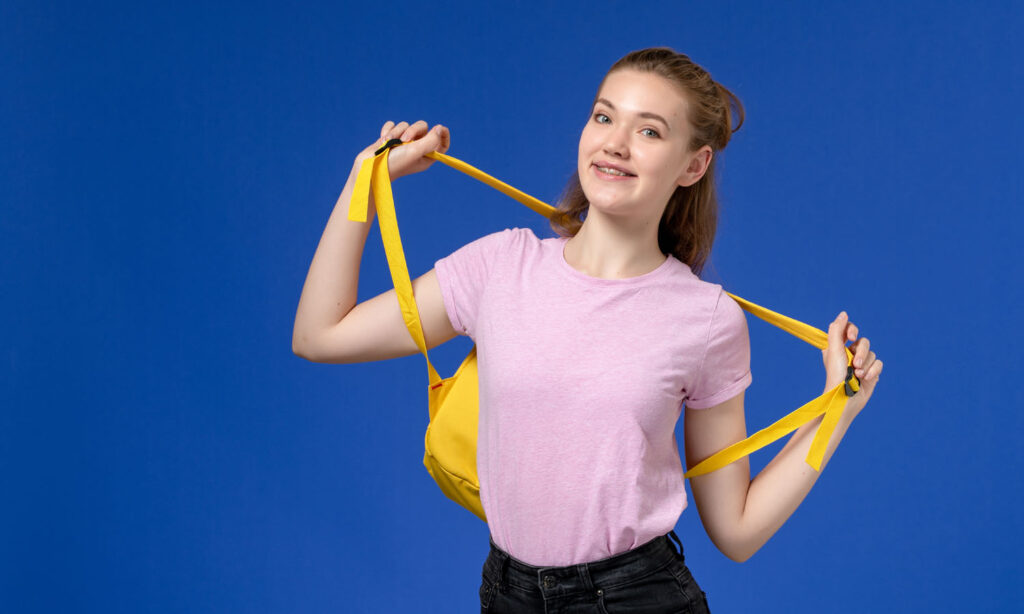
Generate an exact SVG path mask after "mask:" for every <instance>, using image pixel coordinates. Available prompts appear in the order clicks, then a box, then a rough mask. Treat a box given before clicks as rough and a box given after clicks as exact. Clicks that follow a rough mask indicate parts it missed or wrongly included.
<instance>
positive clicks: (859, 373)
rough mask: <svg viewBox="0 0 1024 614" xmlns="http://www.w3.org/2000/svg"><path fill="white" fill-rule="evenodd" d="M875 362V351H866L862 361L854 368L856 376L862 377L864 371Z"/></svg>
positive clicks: (868, 369)
mask: <svg viewBox="0 0 1024 614" xmlns="http://www.w3.org/2000/svg"><path fill="white" fill-rule="evenodd" d="M874 364H875V353H874V352H868V355H867V356H866V357H865V358H864V363H863V364H862V365H861V366H860V368H858V369H854V374H856V376H857V377H863V376H864V374H865V373H868V372H869V371H870V369H871V366H872V365H874Z"/></svg>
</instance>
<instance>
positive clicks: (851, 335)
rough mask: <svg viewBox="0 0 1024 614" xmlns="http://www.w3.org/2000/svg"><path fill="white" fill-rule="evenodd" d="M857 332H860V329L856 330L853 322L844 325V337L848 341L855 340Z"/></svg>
mask: <svg viewBox="0 0 1024 614" xmlns="http://www.w3.org/2000/svg"><path fill="white" fill-rule="evenodd" d="M859 332H860V329H858V328H857V325H856V324H854V323H853V322H850V323H849V324H847V325H846V337H847V338H848V339H849V340H850V341H853V340H855V339H856V338H857V333H859Z"/></svg>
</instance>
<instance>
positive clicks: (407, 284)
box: [348, 139, 860, 478]
mask: <svg viewBox="0 0 1024 614" xmlns="http://www.w3.org/2000/svg"><path fill="white" fill-rule="evenodd" d="M404 144H405V143H402V142H401V141H398V140H397V139H392V140H391V141H388V142H387V143H386V144H385V145H384V146H383V147H381V148H380V149H379V150H377V154H376V155H375V156H374V157H373V158H369V159H367V160H365V161H364V162H363V165H362V166H361V167H360V169H359V174H358V175H357V177H356V184H355V191H354V192H353V194H352V201H351V203H350V205H349V213H348V219H350V220H352V221H356V222H365V221H366V216H367V213H368V211H369V193H370V190H371V189H372V190H373V198H374V203H375V205H376V209H377V216H378V218H379V224H380V234H381V239H382V240H383V242H384V253H385V254H386V256H387V260H388V268H389V269H390V270H391V279H392V281H393V282H394V284H395V291H396V293H397V294H398V303H399V305H400V306H401V310H402V318H403V319H404V320H405V325H406V327H407V328H408V329H409V334H411V335H412V338H413V339H414V340H415V341H416V345H417V347H419V349H420V352H422V353H423V357H424V358H425V359H426V361H427V375H428V376H429V378H430V386H431V387H434V386H436V385H440V383H441V377H440V376H439V375H438V374H437V371H436V370H435V369H434V366H433V365H432V364H431V363H430V357H429V356H428V355H427V345H426V341H425V340H424V337H423V327H422V324H421V322H420V315H419V310H418V309H417V308H416V301H415V299H414V297H413V292H412V282H411V281H410V279H409V269H408V267H407V265H406V262H405V252H404V251H403V250H402V240H401V237H400V236H399V234H398V220H397V217H396V215H395V203H394V198H393V196H392V193H391V176H390V174H389V173H388V152H389V151H390V150H391V148H393V147H398V146H401V145H404ZM425 157H427V158H432V159H434V160H437V161H439V162H443V163H444V164H447V165H448V166H450V167H452V168H454V169H455V170H458V171H461V172H463V173H465V174H467V175H469V176H470V177H473V178H474V179H477V180H479V181H482V182H483V183H486V184H487V185H489V186H491V187H492V188H494V189H496V190H498V191H499V192H502V193H503V194H505V195H507V196H510V197H511V198H514V199H515V200H517V201H519V202H520V203H522V204H524V205H526V206H527V207H529V208H530V209H532V210H533V211H535V212H537V213H539V214H541V215H543V216H544V217H547V218H550V217H551V216H552V215H554V214H555V212H556V211H557V210H556V209H555V208H554V207H552V206H551V205H548V204H546V203H544V202H542V201H540V200H538V199H536V198H534V197H532V196H530V195H529V194H526V193H525V192H522V191H520V190H517V189H516V188H514V187H512V186H510V185H508V184H507V183H504V182H502V181H499V180H497V179H495V178H494V177H491V176H490V175H488V174H487V173H485V172H483V171H481V170H479V169H477V168H474V167H473V166H470V165H469V164H466V163H465V162H463V161H461V160H458V159H456V158H453V157H451V156H448V155H445V154H443V153H439V152H436V151H432V152H429V153H427V154H426V156H425ZM726 294H728V295H729V296H730V297H732V298H733V299H734V300H735V301H736V302H737V303H739V305H740V307H742V308H743V309H744V310H745V311H747V312H748V313H750V314H752V315H755V316H757V317H758V318H761V319H762V320H764V321H765V322H768V323H769V324H771V325H773V326H776V327H778V328H781V329H782V330H784V331H786V332H788V333H790V334H791V335H793V336H795V337H797V338H799V339H801V340H803V341H805V342H807V343H809V344H811V345H813V346H814V347H816V348H818V349H821V350H824V349H826V348H827V347H828V334H827V333H826V332H825V331H823V330H821V329H819V328H815V327H814V326H811V325H809V324H805V323H803V322H801V321H799V320H794V319H793V318H790V317H788V316H784V315H782V314H779V313H776V312H774V311H771V310H770V309H765V308H764V307H761V306H760V305H756V304H754V303H752V302H750V301H748V300H746V299H743V298H740V297H738V296H736V295H735V294H733V293H731V292H726ZM845 349H846V359H847V375H846V380H845V381H844V382H842V383H840V384H839V385H837V386H835V387H834V388H832V389H831V390H827V391H825V393H824V394H822V395H821V396H819V397H817V398H815V399H814V400H812V401H810V402H808V403H806V404H804V405H803V406H801V407H799V408H798V409H796V410H794V411H792V412H790V413H789V414H787V415H786V416H785V417H783V418H782V419H781V420H779V421H777V422H776V423H775V424H772V425H771V426H769V427H767V428H764V429H762V430H760V431H758V432H756V433H754V434H753V435H751V436H750V437H747V438H746V439H744V440H743V441H739V442H736V443H735V444H733V445H731V446H728V447H726V448H723V449H722V450H719V451H718V452H716V453H715V454H713V455H711V456H710V457H708V458H706V459H704V460H703V461H701V462H700V463H698V464H697V465H695V466H694V467H693V468H692V469H690V470H689V471H687V472H686V473H685V474H684V476H683V477H687V478H689V477H693V476H697V475H703V474H705V473H710V472H712V471H714V470H716V469H720V468H722V467H724V466H726V465H728V464H730V463H733V462H735V461H736V460H738V459H740V458H743V457H744V456H747V455H749V454H750V453H752V452H754V451H756V450H759V449H760V448H763V447H765V446H767V445H768V444H770V443H772V442H773V441H775V440H777V439H779V438H781V437H783V436H785V435H786V434H788V433H791V432H792V431H794V430H796V429H798V428H800V427H801V426H803V425H804V424H807V423H808V422H810V421H811V420H814V419H815V418H817V417H818V416H820V415H822V414H824V415H825V418H824V419H823V420H822V422H821V425H820V426H819V427H818V432H817V433H816V434H815V436H814V441H813V442H812V443H811V449H810V451H809V452H808V454H807V458H806V462H807V464H809V465H810V466H812V467H814V469H815V470H817V471H821V464H822V462H823V460H824V457H825V450H826V449H827V447H828V442H829V440H830V439H831V438H832V432H833V431H834V430H835V427H836V424H838V422H839V418H840V416H841V415H842V413H843V409H844V408H845V407H846V400H847V399H848V398H849V397H850V396H853V394H855V393H856V392H857V390H859V388H860V382H859V380H858V379H857V378H856V377H855V376H854V374H853V352H851V351H850V348H849V347H847V348H845Z"/></svg>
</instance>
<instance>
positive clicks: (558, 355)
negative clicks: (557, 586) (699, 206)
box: [434, 228, 752, 566]
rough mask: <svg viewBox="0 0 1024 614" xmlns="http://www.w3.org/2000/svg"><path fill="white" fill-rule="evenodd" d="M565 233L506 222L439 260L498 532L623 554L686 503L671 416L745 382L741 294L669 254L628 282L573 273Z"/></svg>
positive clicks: (516, 551)
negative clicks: (475, 409) (467, 354)
mask: <svg viewBox="0 0 1024 614" xmlns="http://www.w3.org/2000/svg"><path fill="white" fill-rule="evenodd" d="M567 241H568V239H567V238H566V237H557V236H556V237H551V238H544V239H540V238H538V237H537V236H536V235H535V234H534V232H533V231H532V230H531V229H529V228H506V229H504V230H501V231H498V232H494V233H491V234H488V235H485V236H483V237H481V238H479V239H477V240H475V241H473V242H471V243H468V244H466V245H464V246H463V247H461V248H459V249H458V250H456V251H454V252H453V253H451V254H450V255H448V256H446V257H444V258H441V259H440V260H437V261H436V262H435V264H434V268H435V272H436V275H437V280H438V283H439V285H440V287H441V294H442V296H443V300H444V306H445V309H446V311H447V313H448V317H449V319H450V320H451V323H452V326H453V327H454V328H455V330H456V331H458V332H459V333H460V334H464V335H467V336H468V337H469V338H471V339H472V340H473V341H474V342H475V344H476V350H477V369H478V378H479V389H480V418H479V435H478V440H477V474H478V477H479V480H480V499H481V503H482V504H483V509H484V513H485V514H486V515H487V522H488V526H489V529H490V533H491V539H493V540H494V543H495V544H496V545H498V546H499V547H500V548H502V549H503V550H505V551H506V552H508V553H509V554H510V555H511V556H513V557H515V558H517V559H519V560H520V561H523V562H525V563H528V564H530V565H537V566H565V565H574V564H578V563H585V562H591V561H596V560H599V559H603V558H607V557H610V556H614V555H616V554H619V553H622V552H625V551H627V550H630V549H632V548H635V547H636V546H640V545H642V544H644V543H646V542H647V541H649V540H651V539H653V538H655V537H657V536H659V535H663V534H665V533H668V532H669V531H671V530H672V529H673V528H674V527H675V524H676V521H677V520H678V519H679V516H680V514H682V512H683V510H684V509H685V508H686V505H687V497H686V490H685V488H684V479H683V473H684V471H683V466H682V461H681V459H680V455H679V446H678V444H677V442H676V437H675V426H676V423H677V421H678V419H679V416H680V414H681V412H682V405H683V403H684V402H685V404H686V406H687V407H690V408H694V409H705V408H708V407H711V406H713V405H716V404H718V403H721V402H722V401H725V400H728V399H730V398H732V397H733V396H735V395H736V394H738V393H739V392H741V391H742V390H744V389H745V388H747V386H749V385H750V383H751V381H752V378H751V373H750V340H749V336H748V331H747V321H746V317H745V316H744V314H743V311H742V309H741V308H740V306H739V304H737V303H736V301H734V300H733V299H732V298H731V297H729V296H728V295H727V294H726V293H725V292H724V291H723V290H722V287H721V286H720V285H718V284H712V283H708V282H705V281H702V280H701V279H699V278H698V277H697V276H696V275H695V274H694V273H693V272H692V271H691V270H690V267H689V266H688V265H686V264H685V263H684V262H682V261H680V260H678V259H677V258H675V257H674V256H672V255H669V256H668V258H667V259H666V260H665V261H664V263H662V264H661V265H660V266H659V267H658V268H657V269H655V270H653V271H650V272H648V273H646V274H644V275H640V276H636V277H630V278H626V279H603V278H598V277H591V276H589V275H587V274H584V273H582V272H581V271H577V270H576V269H574V268H573V267H572V266H570V265H569V263H568V262H566V260H565V256H564V251H563V250H564V248H565V244H566V242H567Z"/></svg>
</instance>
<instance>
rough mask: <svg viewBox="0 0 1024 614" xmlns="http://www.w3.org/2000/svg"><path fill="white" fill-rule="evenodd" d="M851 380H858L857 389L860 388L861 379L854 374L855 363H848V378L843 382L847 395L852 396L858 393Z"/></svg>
mask: <svg viewBox="0 0 1024 614" xmlns="http://www.w3.org/2000/svg"><path fill="white" fill-rule="evenodd" d="M851 380H852V381H855V382H857V389H858V390H859V389H860V380H859V379H857V376H856V375H854V374H853V365H848V366H847V367H846V380H844V382H843V384H844V385H845V386H846V396H848V397H852V396H853V395H855V394H857V391H856V390H854V389H853V387H852V386H851V385H850V381H851Z"/></svg>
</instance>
